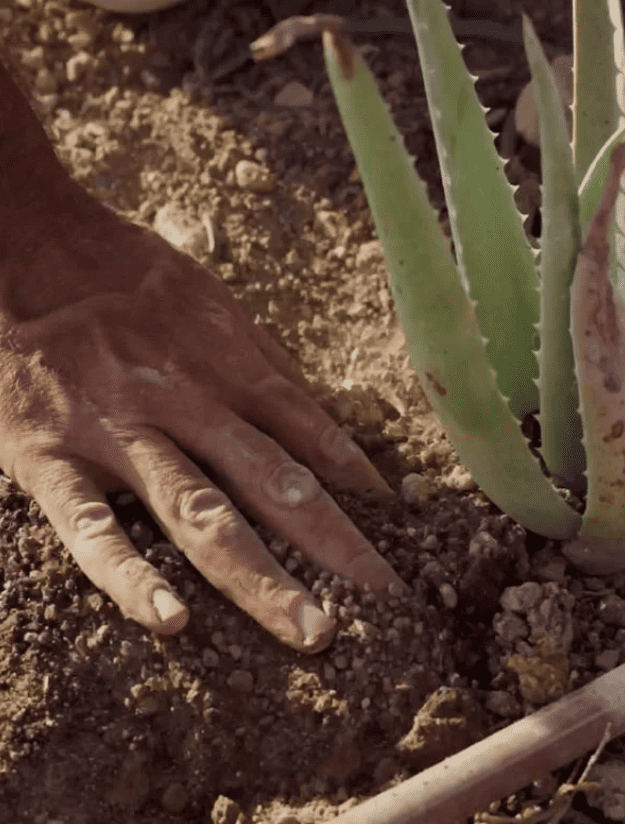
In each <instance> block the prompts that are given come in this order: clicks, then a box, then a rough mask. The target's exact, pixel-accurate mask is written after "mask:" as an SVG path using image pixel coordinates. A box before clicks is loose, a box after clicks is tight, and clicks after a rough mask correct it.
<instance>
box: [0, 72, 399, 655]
mask: <svg viewBox="0 0 625 824" xmlns="http://www.w3.org/2000/svg"><path fill="white" fill-rule="evenodd" d="M0 226H1V227H2V231H1V233H0V466H1V467H2V469H3V471H4V472H5V473H6V474H7V475H8V476H9V477H11V478H12V479H13V480H14V481H15V482H16V483H17V484H18V485H19V486H20V487H21V488H22V489H23V490H24V491H25V492H27V493H28V494H30V495H32V496H33V497H34V498H35V499H36V500H37V501H38V503H39V505H40V506H41V508H42V510H43V511H44V512H45V514H46V515H47V517H48V518H49V520H50V522H51V524H52V525H53V526H54V528H55V529H56V530H57V532H58V534H59V536H60V538H61V539H62V540H63V542H64V543H65V545H66V546H67V547H68V549H69V551H70V552H71V553H72V555H73V557H74V558H75V560H76V562H77V564H78V565H79V566H80V567H81V569H82V570H83V571H84V572H85V574H86V575H87V576H88V577H89V578H90V579H91V581H92V582H93V583H94V584H95V585H96V586H97V587H99V588H101V589H102V590H104V591H105V592H107V593H108V594H109V595H110V597H111V598H112V599H113V600H114V601H115V602H116V603H117V604H118V606H119V608H120V610H121V611H122V613H123V614H124V615H125V616H127V617H129V618H132V619H134V620H135V621H138V622H139V623H140V624H143V625H144V626H145V627H147V628H149V629H151V630H154V631H156V632H160V633H166V634H171V633H175V632H178V631H179V630H181V629H182V628H183V627H184V626H185V624H186V622H187V620H188V610H187V608H186V607H185V605H184V604H183V603H182V602H181V601H180V600H179V599H178V597H177V596H176V595H175V593H174V592H173V590H172V588H171V586H170V585H169V584H168V583H167V581H166V580H165V579H164V578H163V577H162V576H161V575H160V574H159V573H157V571H156V570H155V569H154V568H153V567H152V566H150V564H148V563H147V562H146V561H145V560H144V559H143V558H142V557H141V556H140V555H139V554H138V553H137V551H136V550H135V549H134V547H133V546H132V544H131V543H130V542H129V540H128V539H127V538H126V536H125V534H124V532H123V531H122V529H121V528H120V526H119V525H118V523H117V522H116V520H115V517H114V514H113V512H112V510H111V509H110V507H109V505H108V503H107V499H106V497H105V494H106V492H107V491H110V490H112V489H118V488H125V489H130V490H132V491H133V492H134V493H135V494H136V495H137V496H138V497H139V498H141V500H142V501H143V502H144V503H145V504H146V506H147V507H148V508H149V509H150V511H151V512H152V514H153V515H154V517H155V518H156V520H157V521H158V522H159V523H160V525H161V527H162V529H163V531H164V533H165V534H166V535H168V537H169V538H170V539H171V541H172V543H173V544H174V545H175V546H176V547H178V549H179V550H180V551H182V552H184V553H185V555H186V556H187V558H188V559H189V560H190V561H191V563H192V564H193V565H194V566H195V567H197V569H198V570H199V571H200V572H201V573H202V574H203V575H204V576H205V578H206V579H207V580H208V581H210V583H211V584H213V585H214V586H215V587H217V588H218V589H219V590H221V591H222V592H223V593H224V594H225V595H226V596H227V597H228V598H230V599H231V600H232V601H234V602H235V603H236V604H238V606H239V607H241V609H243V610H245V611H246V612H248V613H249V614H250V615H251V616H253V618H255V619H256V621H258V622H259V623H260V624H261V625H262V626H264V627H265V628H266V629H267V630H268V631H269V632H271V633H273V634H274V635H275V636H276V637H277V638H279V639H280V640H281V641H283V642H284V643H286V644H289V645H290V646H292V647H294V648H295V649H298V650H302V651H306V652H316V651H318V650H320V649H323V648H324V647H326V646H327V645H328V644H329V643H330V642H331V640H332V637H333V631H334V624H333V622H332V621H331V620H330V619H329V618H328V617H327V616H326V615H325V614H324V613H323V612H322V611H321V610H320V609H319V606H318V604H317V603H316V601H315V599H314V598H313V597H312V596H311V595H310V593H308V592H307V591H306V589H305V588H304V587H303V586H302V585H301V584H300V583H299V582H297V581H295V580H294V579H293V578H291V577H290V576H289V575H288V574H287V573H286V572H285V570H284V569H283V568H282V567H281V566H280V565H279V564H278V563H277V561H276V560H275V559H274V557H273V556H272V555H271V553H270V552H269V551H268V550H267V549H266V548H265V546H264V545H263V544H262V542H261V541H260V539H259V538H258V536H257V534H256V533H255V532H254V531H253V530H252V528H251V527H250V526H249V525H248V523H247V521H246V520H245V519H244V517H243V516H242V515H241V514H240V512H239V511H238V509H237V506H241V507H242V509H244V510H245V511H247V512H249V513H250V514H252V515H253V516H254V517H255V518H257V519H258V520H259V521H260V522H262V523H264V524H266V525H267V526H268V527H270V528H272V529H273V530H274V531H275V532H276V533H277V534H279V535H281V536H283V537H284V538H285V539H287V540H288V541H289V542H291V543H292V544H293V545H296V546H297V547H299V548H300V549H301V550H302V551H303V552H304V553H306V554H307V555H309V556H311V557H313V558H315V559H316V560H317V561H318V562H320V563H321V564H323V565H324V566H325V567H327V568H328V569H330V570H332V571H334V572H336V573H338V574H340V575H344V576H349V577H351V578H352V579H353V580H354V581H355V582H356V583H357V584H359V585H363V584H365V583H368V584H370V585H371V586H372V587H373V588H374V589H385V588H387V587H388V585H389V584H390V583H395V584H396V585H401V582H400V581H399V579H398V577H397V576H396V574H395V573H394V572H393V570H392V569H391V568H390V567H389V565H388V564H387V563H386V562H385V561H384V560H383V559H382V558H381V557H380V556H379V555H378V554H377V553H376V552H375V551H374V549H373V547H372V546H371V545H370V544H369V543H368V541H367V540H366V539H365V538H364V536H363V535H362V534H361V533H360V532H359V531H358V530H357V529H356V527H355V526H354V525H353V524H352V522H351V521H350V520H349V519H348V518H347V516H346V515H345V514H344V513H343V512H342V511H341V510H340V509H339V508H338V506H337V505H336V504H335V502H334V500H333V499H332V497H331V496H330V495H329V494H327V493H326V492H325V491H324V490H323V488H322V487H321V486H320V484H319V482H318V481H317V479H316V477H315V476H318V477H319V478H323V479H325V480H326V481H328V482H330V483H332V484H334V485H335V486H336V487H338V488H342V489H345V490H354V491H360V492H362V491H367V492H369V493H370V494H372V495H373V496H375V497H381V498H384V497H388V496H389V495H392V492H391V490H390V489H389V487H388V486H387V484H386V483H385V481H384V480H383V479H382V478H381V476H380V475H379V474H378V472H377V471H376V470H375V468H374V467H373V466H372V465H371V464H370V463H369V461H368V459H367V458H366V456H365V455H364V453H363V452H362V451H361V450H360V449H359V448H358V447H357V446H356V445H355V444H354V443H353V442H352V441H351V440H350V439H348V438H347V437H346V436H345V434H344V433H343V432H342V431H341V430H340V428H339V427H338V426H337V425H336V424H335V423H334V422H333V420H332V419H331V418H330V417H329V415H328V414H326V412H325V411H323V410H322V408H321V406H320V405H319V404H318V403H317V401H316V400H315V398H314V396H313V393H312V392H311V390H310V389H309V388H308V386H307V385H306V383H305V381H304V380H303V378H302V377H301V375H300V374H299V372H298V371H297V370H296V368H295V367H294V366H293V365H292V364H291V363H290V361H289V360H288V358H287V355H286V354H285V352H284V351H283V350H282V349H281V348H280V347H279V346H278V345H277V344H276V343H275V342H274V341H273V339H272V338H271V337H270V336H269V335H268V334H267V333H266V332H265V331H264V330H263V329H262V328H261V327H260V326H258V325H255V324H254V323H253V322H252V320H251V319H250V317H249V316H248V314H247V312H246V311H245V309H244V307H243V306H242V305H241V304H239V303H238V302H237V301H235V299H234V298H233V297H232V295H231V294H230V292H229V291H228V289H227V288H226V287H225V286H224V284H223V283H222V281H221V280H220V279H219V278H218V277H217V276H216V275H215V274H213V273H212V272H210V271H208V270H206V269H204V268H203V267H201V266H200V265H198V264H197V263H196V262H195V261H194V260H192V259H191V258H189V257H187V256H186V255H183V254H182V253H180V252H178V251H175V250H174V249H172V248H171V247H170V246H169V245H168V244H167V243H166V242H165V241H163V240H162V239H161V238H160V237H158V236H157V235H155V234H153V233H152V232H149V231H147V230H145V229H143V228H140V227H138V226H135V225H133V224H131V223H128V222H126V221H123V220H122V219H121V218H119V217H118V216H117V215H116V214H114V212H113V211H111V210H110V209H109V208H107V207H106V206H104V205H102V204H101V203H99V202H98V201H97V200H95V199H94V198H93V197H91V196H90V195H89V194H88V193H87V192H86V191H85V190H84V189H82V188H81V187H80V186H79V185H78V184H77V183H76V182H75V181H74V180H72V178H71V177H70V176H69V175H68V173H67V172H66V171H65V170H64V168H63V167H62V166H61V164H60V163H59V162H58V160H57V159H56V156H55V153H54V150H53V148H52V146H51V144H50V142H49V141H48V139H47V137H46V134H45V132H44V130H43V128H42V126H41V124H40V123H39V121H38V120H37V118H36V117H35V115H34V113H33V111H32V110H31V108H30V107H29V105H28V103H27V100H26V99H25V96H24V95H23V94H22V92H21V91H20V90H19V88H18V86H17V85H16V84H15V82H14V81H13V80H12V78H11V75H10V73H9V71H8V70H7V69H6V68H5V67H4V66H3V65H2V63H1V62H0ZM188 456H193V457H194V458H195V460H197V461H199V462H200V463H202V464H203V465H205V466H206V467H208V469H207V474H203V472H202V471H200V469H199V467H198V465H197V464H196V463H195V460H193V459H192V458H190V457H188ZM207 475H210V478H209V477H207ZM402 586H403V585H402Z"/></svg>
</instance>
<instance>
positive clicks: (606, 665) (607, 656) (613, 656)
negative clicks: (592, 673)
mask: <svg viewBox="0 0 625 824" xmlns="http://www.w3.org/2000/svg"><path fill="white" fill-rule="evenodd" d="M619 657H620V652H619V650H617V649H604V650H603V652H600V653H599V654H598V655H595V666H596V667H598V668H599V669H600V670H603V671H604V672H609V670H612V669H614V667H615V666H616V665H617V664H618V660H619Z"/></svg>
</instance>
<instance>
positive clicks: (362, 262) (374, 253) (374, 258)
mask: <svg viewBox="0 0 625 824" xmlns="http://www.w3.org/2000/svg"><path fill="white" fill-rule="evenodd" d="M383 260H384V252H383V250H382V244H381V243H380V241H379V240H370V241H368V242H367V243H362V244H361V245H360V248H359V249H358V252H357V254H356V266H357V267H358V268H359V269H361V268H364V267H366V266H371V265H372V264H374V263H381V262H382V261H383Z"/></svg>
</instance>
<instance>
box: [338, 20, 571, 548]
mask: <svg viewBox="0 0 625 824" xmlns="http://www.w3.org/2000/svg"><path fill="white" fill-rule="evenodd" d="M323 39H324V53H325V59H326V65H327V69H328V74H329V77H330V81H331V83H332V88H333V90H334V95H335V98H336V102H337V105H338V108H339V111H340V114H341V118H342V121H343V124H344V126H345V129H346V131H347V136H348V138H349V141H350V144H351V147H352V151H353V152H354V155H355V157H356V162H357V164H358V170H359V173H360V177H361V180H362V182H363V185H364V188H365V192H366V194H367V198H368V201H369V206H370V208H371V212H372V215H373V220H374V222H375V226H376V230H377V233H378V237H379V238H380V241H381V243H382V246H383V249H384V255H385V260H386V265H387V268H388V271H389V274H390V278H391V285H392V290H393V296H394V298H395V302H396V306H397V309H398V313H399V317H400V320H401V322H402V325H403V328H404V331H405V333H406V341H407V345H408V350H409V352H410V356H411V360H412V364H413V367H414V368H415V371H416V372H417V376H418V378H419V380H420V382H421V385H422V387H423V389H424V391H425V392H426V394H427V396H428V398H429V400H430V402H431V404H432V406H433V408H434V409H435V411H436V412H437V413H438V415H439V416H440V418H441V421H442V423H443V425H444V426H445V428H446V430H447V432H448V434H449V437H450V439H451V441H452V443H453V444H454V446H455V448H456V450H457V452H458V456H459V457H460V460H461V461H462V462H463V463H464V464H465V465H466V466H467V467H468V468H469V469H470V471H471V473H472V475H473V477H474V478H475V481H476V482H477V483H478V484H479V485H480V486H481V487H482V489H483V490H484V492H485V493H486V494H487V495H488V496H489V497H490V498H491V499H492V500H493V501H494V502H495V503H496V504H497V505H498V506H499V507H500V508H501V509H502V510H503V511H504V512H507V513H508V514H509V515H510V516H511V517H513V518H515V519H516V520H518V521H519V523H521V524H522V525H523V526H525V527H527V528H528V529H532V530H534V531H535V532H539V533H540V534H542V535H546V536H548V537H553V538H565V537H571V536H572V535H574V534H576V532H577V529H578V528H579V524H580V521H581V519H580V516H579V515H578V514H577V513H576V512H574V510H573V509H571V508H570V507H569V506H568V504H566V503H565V502H564V501H563V500H562V499H561V498H560V496H559V495H558V493H557V492H556V491H555V489H554V488H553V487H552V485H551V484H550V482H549V481H548V480H547V478H546V477H545V476H544V475H543V473H542V471H541V469H540V466H539V464H538V462H537V460H536V459H535V458H534V457H533V456H532V454H531V452H530V451H529V449H528V446H527V444H526V442H525V439H524V437H523V435H522V433H521V430H520V426H519V423H518V421H517V420H516V419H515V418H514V417H513V415H512V414H511V412H510V410H509V408H508V406H507V403H506V401H505V399H504V398H503V396H502V394H501V392H500V391H499V389H498V386H497V381H496V378H495V375H494V372H493V370H492V369H491V366H490V364H489V360H488V357H487V353H486V348H485V345H484V343H483V339H482V334H481V331H480V328H479V326H478V323H477V318H476V316H475V312H474V311H473V307H472V303H471V301H470V299H469V298H468V296H467V294H466V292H465V290H464V288H463V286H462V282H461V278H460V274H459V272H458V269H457V267H456V265H455V263H454V261H453V258H452V255H451V251H450V248H449V244H448V242H447V240H446V239H445V237H444V236H443V234H442V232H441V230H440V227H439V223H438V220H437V216H436V213H435V211H434V209H433V208H432V206H431V205H430V203H429V201H428V198H427V193H426V190H425V186H424V184H423V182H422V181H421V180H420V179H419V177H418V175H417V173H416V172H415V169H414V163H413V160H412V158H411V157H410V155H409V154H408V152H407V151H406V149H405V147H404V144H403V139H402V137H401V135H400V134H399V132H398V130H397V128H396V126H395V124H394V122H393V119H392V118H391V116H390V114H389V111H388V107H387V106H386V104H385V102H384V100H383V99H382V97H381V95H380V93H379V90H378V87H377V84H376V82H375V79H374V78H373V75H372V74H371V72H370V71H369V69H368V68H367V66H366V65H365V63H364V62H363V60H362V59H361V58H360V55H358V53H357V52H356V51H355V50H354V49H353V48H352V47H351V45H350V44H349V41H348V40H347V38H345V37H344V36H343V35H340V34H337V33H336V32H330V31H326V32H324V38H323ZM502 276H503V273H502Z"/></svg>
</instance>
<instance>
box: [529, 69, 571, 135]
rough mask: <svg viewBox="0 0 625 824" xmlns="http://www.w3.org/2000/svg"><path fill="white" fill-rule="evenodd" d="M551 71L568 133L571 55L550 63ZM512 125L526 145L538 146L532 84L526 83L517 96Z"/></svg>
mask: <svg viewBox="0 0 625 824" xmlns="http://www.w3.org/2000/svg"><path fill="white" fill-rule="evenodd" d="M551 69H552V71H553V75H554V78H555V81H556V84H557V86H558V90H559V92H560V98H561V99H562V106H563V108H564V114H565V116H566V120H567V124H568V126H569V132H570V128H571V110H570V108H569V107H570V105H571V103H572V101H573V55H572V54H562V55H560V56H559V57H556V58H555V60H554V61H553V62H552V63H551ZM514 125H515V127H516V130H517V132H518V133H519V134H520V135H521V136H522V137H523V139H524V140H525V141H526V142H527V143H531V144H532V145H533V146H540V129H539V124H538V110H537V108H536V102H535V100H534V92H533V89H532V84H531V83H528V84H527V86H525V88H524V89H523V91H522V92H521V94H520V95H519V97H518V99H517V102H516V107H515V109H514Z"/></svg>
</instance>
